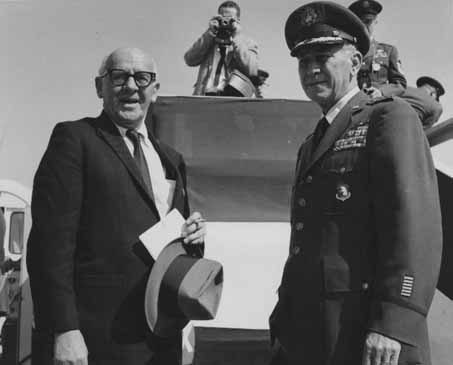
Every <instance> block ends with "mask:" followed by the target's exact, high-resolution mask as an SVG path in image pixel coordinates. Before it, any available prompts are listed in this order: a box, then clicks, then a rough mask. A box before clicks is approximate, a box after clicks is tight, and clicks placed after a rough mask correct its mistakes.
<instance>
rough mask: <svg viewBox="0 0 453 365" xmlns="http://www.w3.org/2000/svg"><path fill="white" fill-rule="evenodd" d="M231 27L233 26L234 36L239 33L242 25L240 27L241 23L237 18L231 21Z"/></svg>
mask: <svg viewBox="0 0 453 365" xmlns="http://www.w3.org/2000/svg"><path fill="white" fill-rule="evenodd" d="M232 27H233V37H235V36H237V35H238V34H240V33H241V30H242V27H241V23H239V21H238V20H234V21H233V23H232Z"/></svg>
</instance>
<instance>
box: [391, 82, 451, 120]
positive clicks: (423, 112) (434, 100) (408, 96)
mask: <svg viewBox="0 0 453 365" xmlns="http://www.w3.org/2000/svg"><path fill="white" fill-rule="evenodd" d="M416 84H417V87H416V88H415V87H412V86H408V87H407V88H406V90H404V91H403V92H402V93H401V94H398V96H400V97H401V98H403V99H404V100H406V101H407V102H408V103H409V104H410V106H411V107H412V108H413V109H414V110H415V111H416V112H417V115H418V117H419V119H420V121H421V122H422V124H423V127H424V128H428V127H431V126H432V125H433V124H434V123H436V122H437V121H438V120H439V118H440V116H441V115H442V105H441V103H440V102H439V97H440V96H441V95H443V94H444V93H445V89H444V88H443V86H442V85H441V83H440V82H439V81H437V80H435V79H433V78H432V77H428V76H423V77H420V78H419V79H418V80H417V83H416Z"/></svg>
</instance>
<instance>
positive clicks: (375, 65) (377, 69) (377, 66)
mask: <svg viewBox="0 0 453 365" xmlns="http://www.w3.org/2000/svg"><path fill="white" fill-rule="evenodd" d="M371 67H372V69H373V71H375V72H377V71H379V70H380V69H381V65H380V64H379V63H377V62H373V64H372V66H371Z"/></svg>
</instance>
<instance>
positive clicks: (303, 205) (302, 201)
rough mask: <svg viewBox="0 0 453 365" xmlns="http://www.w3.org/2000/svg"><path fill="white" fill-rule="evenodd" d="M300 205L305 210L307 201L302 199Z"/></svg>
mask: <svg viewBox="0 0 453 365" xmlns="http://www.w3.org/2000/svg"><path fill="white" fill-rule="evenodd" d="M298 203H299V205H300V206H301V207H302V208H305V207H306V206H307V201H306V200H305V199H304V198H300V199H299V201H298Z"/></svg>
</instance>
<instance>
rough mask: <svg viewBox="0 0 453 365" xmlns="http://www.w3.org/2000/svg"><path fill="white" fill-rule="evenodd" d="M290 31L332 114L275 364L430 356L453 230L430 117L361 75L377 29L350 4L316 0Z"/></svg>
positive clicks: (280, 315)
mask: <svg viewBox="0 0 453 365" xmlns="http://www.w3.org/2000/svg"><path fill="white" fill-rule="evenodd" d="M285 35H286V41H287V44H288V47H289V49H290V50H291V54H292V55H293V56H294V57H297V59H298V62H299V76H300V80H301V84H302V87H303V89H304V91H305V93H306V94H307V95H308V97H309V98H310V99H312V100H313V101H314V102H316V103H317V104H318V105H319V106H320V107H321V109H322V113H323V117H322V119H321V121H320V122H319V124H318V126H317V127H316V129H315V131H314V134H313V135H312V136H311V137H309V138H308V139H307V140H306V141H305V143H303V144H302V146H301V148H300V150H299V154H298V159H297V167H296V176H295V181H294V187H293V193H292V202H291V243H290V255H289V258H288V260H287V262H286V265H285V269H284V273H283V278H282V283H281V287H280V289H279V302H278V303H277V306H276V308H275V309H274V311H273V313H272V315H271V318H270V325H271V334H272V338H273V345H274V350H275V352H274V355H275V356H274V358H273V360H274V364H318V365H321V364H323V365H351V364H354V365H355V364H362V365H371V364H372V365H397V364H400V365H403V364H404V365H409V364H424V365H428V364H430V354H429V341H428V332H427V323H426V316H427V313H428V310H429V307H430V304H431V301H432V297H433V294H434V291H435V288H436V283H437V277H438V273H439V267H440V258H441V239H442V232H441V217H440V207H439V197H438V188H437V181H436V173H435V169H434V166H433V161H432V158H431V154H430V151H429V147H428V143H427V140H426V138H425V135H424V132H423V128H422V125H421V123H420V122H419V121H418V119H417V115H416V114H415V112H414V111H413V110H412V109H411V107H410V106H409V105H408V104H407V103H405V102H404V101H402V100H401V99H398V98H395V99H393V98H392V97H386V98H378V99H374V100H372V99H370V98H369V97H368V96H367V95H365V94H364V93H363V92H361V91H360V90H359V88H358V87H357V78H356V76H357V72H358V71H359V69H360V67H361V64H362V55H364V54H366V53H367V51H368V48H369V44H370V41H369V38H368V33H367V32H366V30H365V27H364V25H363V23H361V21H360V20H359V19H358V18H357V17H356V16H355V15H354V14H353V13H352V12H351V11H349V10H348V9H346V8H344V7H342V6H340V5H338V4H336V3H333V2H327V1H319V2H313V3H309V4H307V5H304V6H302V7H300V8H299V9H297V10H295V11H294V12H293V13H292V14H291V15H290V16H289V18H288V20H287V22H286V28H285Z"/></svg>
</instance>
